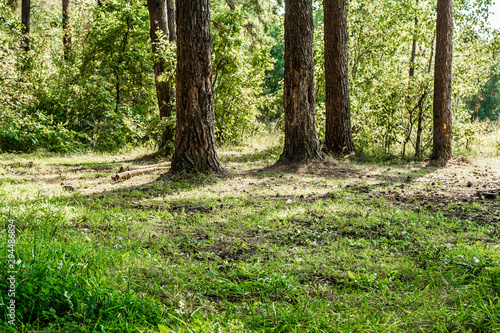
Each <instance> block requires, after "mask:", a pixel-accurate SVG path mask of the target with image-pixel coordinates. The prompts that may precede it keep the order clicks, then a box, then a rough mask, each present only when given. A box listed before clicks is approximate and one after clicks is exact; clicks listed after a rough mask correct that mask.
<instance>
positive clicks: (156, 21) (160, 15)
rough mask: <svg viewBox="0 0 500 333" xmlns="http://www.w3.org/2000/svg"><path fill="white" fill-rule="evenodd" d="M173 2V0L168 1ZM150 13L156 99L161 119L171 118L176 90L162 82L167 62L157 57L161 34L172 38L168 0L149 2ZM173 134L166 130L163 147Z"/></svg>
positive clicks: (161, 144)
mask: <svg viewBox="0 0 500 333" xmlns="http://www.w3.org/2000/svg"><path fill="white" fill-rule="evenodd" d="M168 1H171V0H168ZM147 4H148V11H149V25H150V29H149V35H150V38H151V46H152V51H153V54H154V55H155V62H154V65H153V69H154V73H155V86H156V97H157V100H158V108H159V110H160V119H161V118H165V117H169V116H170V115H171V114H172V109H173V99H174V94H175V92H174V88H173V87H172V86H171V85H170V84H169V83H168V82H164V81H160V80H159V77H160V76H161V75H162V74H163V73H165V67H166V66H165V61H164V60H163V59H161V58H159V57H157V56H156V55H157V53H158V43H159V42H160V35H161V34H160V32H161V33H163V34H164V35H165V37H166V38H167V40H169V38H170V30H169V21H170V20H169V18H168V17H167V13H168V8H167V0H147ZM172 138H173V132H172V129H171V128H166V129H165V131H164V133H163V136H162V142H161V143H160V146H161V147H164V146H165V144H166V143H167V142H168V141H170V140H172Z"/></svg>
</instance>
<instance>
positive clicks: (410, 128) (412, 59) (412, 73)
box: [402, 0, 418, 158]
mask: <svg viewBox="0 0 500 333" xmlns="http://www.w3.org/2000/svg"><path fill="white" fill-rule="evenodd" d="M416 5H417V7H418V0H416ZM414 22H415V26H414V29H413V40H412V44H411V55H410V70H409V73H408V76H409V80H408V95H407V96H406V106H407V108H408V111H409V119H408V126H407V127H406V137H405V140H404V142H403V154H402V155H403V158H404V157H405V155H406V145H407V144H408V142H409V141H410V138H411V133H412V132H413V114H414V112H415V110H416V109H417V108H416V107H415V108H412V107H411V106H410V104H411V96H410V93H411V87H412V83H413V82H412V81H413V78H414V77H415V58H416V56H417V32H418V17H417V15H416V14H415V19H414Z"/></svg>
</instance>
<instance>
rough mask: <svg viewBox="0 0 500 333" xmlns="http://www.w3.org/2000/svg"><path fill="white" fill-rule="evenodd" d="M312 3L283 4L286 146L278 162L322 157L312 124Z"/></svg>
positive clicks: (291, 0)
mask: <svg viewBox="0 0 500 333" xmlns="http://www.w3.org/2000/svg"><path fill="white" fill-rule="evenodd" d="M313 37H314V22H313V11H312V0H286V1H285V80H284V95H283V102H284V108H285V146H284V148H283V153H282V154H281V157H280V159H279V162H298V161H302V160H306V159H311V158H313V159H314V158H321V147H320V143H319V139H318V133H317V130H316V124H315V116H316V115H315V102H316V97H315V91H314V60H313Z"/></svg>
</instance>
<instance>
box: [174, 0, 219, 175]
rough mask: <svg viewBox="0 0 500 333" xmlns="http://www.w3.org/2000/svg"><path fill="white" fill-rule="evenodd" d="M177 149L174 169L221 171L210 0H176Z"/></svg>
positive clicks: (175, 171)
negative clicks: (218, 156) (214, 96)
mask: <svg viewBox="0 0 500 333" xmlns="http://www.w3.org/2000/svg"><path fill="white" fill-rule="evenodd" d="M176 8H177V77H176V89H177V91H176V106H177V107H176V116H177V128H176V136H175V151H174V155H173V157H172V167H171V171H172V172H173V173H179V172H204V171H215V172H220V171H222V168H221V166H220V164H219V160H218V158H217V153H216V151H215V129H214V119H215V115H214V100H213V87H212V58H211V49H212V42H211V35H210V6H209V0H177V7H176Z"/></svg>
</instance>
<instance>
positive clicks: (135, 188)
mask: <svg viewBox="0 0 500 333" xmlns="http://www.w3.org/2000/svg"><path fill="white" fill-rule="evenodd" d="M499 138H500V132H498V133H490V134H488V135H487V136H485V137H483V138H482V139H481V146H478V147H476V150H478V151H480V152H481V153H480V154H476V155H470V156H467V157H458V158H454V159H452V160H451V161H450V162H449V163H448V165H447V166H446V167H436V166H432V165H430V164H429V163H428V162H418V163H417V162H411V163H402V162H399V163H382V162H380V163H374V162H366V161H362V160H361V159H360V158H358V157H356V156H353V157H350V158H347V159H343V160H335V159H332V158H326V159H325V160H324V161H317V162H311V163H308V164H297V165H294V166H287V167H283V166H273V164H274V162H275V161H276V160H277V158H278V157H279V153H280V150H281V149H280V146H279V141H280V140H279V138H278V137H274V136H272V135H271V136H265V137H261V138H257V139H254V140H252V142H251V143H249V144H247V145H243V146H241V147H228V148H223V149H220V150H219V157H220V160H221V162H222V164H223V165H224V166H225V167H226V168H227V172H226V174H225V175H220V176H215V175H198V176H193V177H187V176H184V177H173V176H171V175H169V174H168V173H165V169H159V170H156V171H155V172H153V173H148V174H143V175H138V176H135V177H131V178H129V179H126V180H122V181H113V180H112V179H111V177H112V176H113V175H115V174H116V172H117V170H118V169H119V168H120V167H122V166H123V167H126V166H131V165H149V164H154V163H158V162H163V161H162V160H158V159H156V158H154V157H151V156H149V155H147V154H148V153H149V151H147V150H146V149H136V150H133V151H129V152H126V153H122V154H117V155H109V154H89V155H75V156H61V155H57V156H55V155H46V154H41V153H39V154H26V155H19V154H17V155H14V154H3V155H0V212H1V215H0V228H2V230H6V231H7V230H9V225H13V226H14V228H15V241H16V245H15V255H16V258H17V261H16V263H15V267H14V269H13V268H12V267H9V266H8V264H7V259H8V254H9V251H8V249H9V248H8V242H7V237H8V233H7V232H2V233H0V248H5V251H2V253H1V254H0V258H1V260H0V262H1V266H2V267H0V330H1V331H4V332H9V331H12V332H15V331H23V332H161V333H165V332H403V331H404V332H420V331H421V332H430V331H435V332H465V331H470V332H494V331H500V199H499V198H498V197H497V196H495V193H496V192H495V191H498V190H500V144H499V143H500V140H499ZM144 156H146V157H144ZM148 156H149V157H148ZM10 237H11V238H12V234H10ZM12 271H15V272H16V273H15V281H16V283H15V289H16V298H15V302H16V303H15V304H16V312H15V324H14V325H11V324H9V323H8V322H7V320H10V319H9V317H7V313H8V312H7V311H8V309H7V308H6V307H7V304H9V303H8V302H9V297H8V296H7V295H8V293H9V288H10V289H12V288H11V282H12V281H11V280H9V282H8V283H7V278H8V277H10V276H11V275H12V273H11V272H12ZM4 318H7V319H5V320H4Z"/></svg>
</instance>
